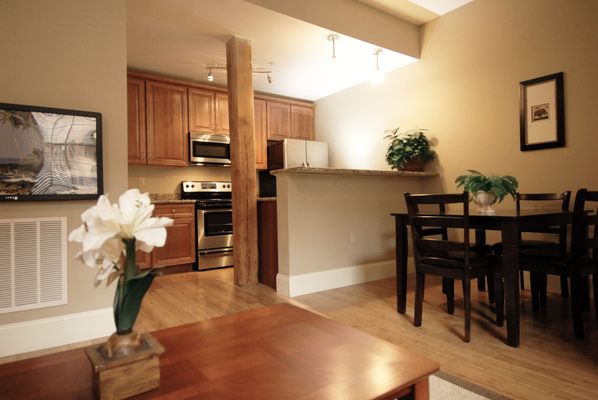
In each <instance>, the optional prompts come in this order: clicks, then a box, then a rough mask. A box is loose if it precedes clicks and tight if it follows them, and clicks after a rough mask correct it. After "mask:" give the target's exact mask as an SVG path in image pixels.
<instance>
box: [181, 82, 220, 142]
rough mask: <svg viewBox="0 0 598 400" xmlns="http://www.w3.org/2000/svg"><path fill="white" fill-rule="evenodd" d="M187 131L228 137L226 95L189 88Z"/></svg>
mask: <svg viewBox="0 0 598 400" xmlns="http://www.w3.org/2000/svg"><path fill="white" fill-rule="evenodd" d="M189 131H191V132H197V133H219V134H221V135H228V134H229V126H228V95H227V94H226V93H223V92H215V91H213V90H206V89H198V88H193V87H190V88H189Z"/></svg>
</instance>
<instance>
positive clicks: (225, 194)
mask: <svg viewBox="0 0 598 400" xmlns="http://www.w3.org/2000/svg"><path fill="white" fill-rule="evenodd" d="M181 198H182V199H192V200H196V202H195V208H196V219H197V267H196V269H197V270H205V269H212V268H222V267H230V266H232V265H233V210H232V197H231V184H230V182H205V181H183V182H182V183H181Z"/></svg>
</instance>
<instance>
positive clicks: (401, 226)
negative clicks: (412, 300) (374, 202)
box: [395, 215, 407, 314]
mask: <svg viewBox="0 0 598 400" xmlns="http://www.w3.org/2000/svg"><path fill="white" fill-rule="evenodd" d="M395 232H396V252H397V254H396V264H397V265H396V268H397V312H399V313H401V314H402V313H404V312H405V308H406V304H407V216H406V215H395Z"/></svg>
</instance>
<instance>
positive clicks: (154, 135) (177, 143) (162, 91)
mask: <svg viewBox="0 0 598 400" xmlns="http://www.w3.org/2000/svg"><path fill="white" fill-rule="evenodd" d="M145 89H146V112H147V163H148V164H149V165H166V166H181V167H184V166H187V165H188V161H187V160H188V159H189V144H188V140H187V132H188V129H187V88H186V87H185V86H180V85H174V84H170V83H164V82H154V81H150V80H148V81H146V88H145Z"/></svg>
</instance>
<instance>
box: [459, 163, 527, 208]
mask: <svg viewBox="0 0 598 400" xmlns="http://www.w3.org/2000/svg"><path fill="white" fill-rule="evenodd" d="M467 171H468V172H469V174H468V175H461V176H458V177H457V179H455V183H456V184H457V187H463V189H464V190H466V191H468V192H469V193H470V194H471V195H475V194H476V193H477V192H491V193H494V195H495V196H496V198H497V200H498V202H499V203H500V202H501V201H503V199H504V198H505V197H506V196H507V195H511V197H513V199H514V198H515V193H516V192H517V188H518V187H519V182H517V179H516V178H515V177H513V176H511V175H503V176H498V175H489V176H486V175H484V174H482V173H481V172H479V171H476V170H474V169H468V170H467Z"/></svg>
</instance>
